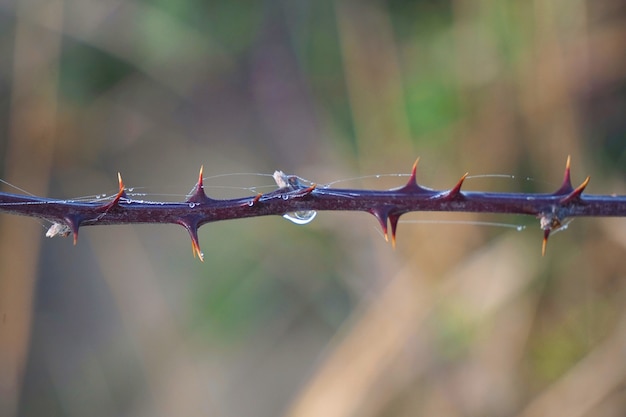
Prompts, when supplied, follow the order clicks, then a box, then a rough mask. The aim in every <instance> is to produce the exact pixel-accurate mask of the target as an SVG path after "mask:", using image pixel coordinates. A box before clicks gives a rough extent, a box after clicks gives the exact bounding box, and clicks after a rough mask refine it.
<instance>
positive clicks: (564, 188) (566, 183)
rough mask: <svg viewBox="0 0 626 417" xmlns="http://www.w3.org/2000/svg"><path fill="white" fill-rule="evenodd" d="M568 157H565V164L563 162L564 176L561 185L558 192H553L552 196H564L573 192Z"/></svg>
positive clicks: (569, 158)
mask: <svg viewBox="0 0 626 417" xmlns="http://www.w3.org/2000/svg"><path fill="white" fill-rule="evenodd" d="M570 162H571V157H570V155H568V156H567V162H565V174H564V175H563V183H562V184H561V186H560V187H559V189H558V190H556V191H555V192H554V195H566V194H569V193H571V192H572V191H573V190H574V187H572V179H571V170H570Z"/></svg>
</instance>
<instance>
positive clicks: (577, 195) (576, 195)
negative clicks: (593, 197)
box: [559, 176, 591, 204]
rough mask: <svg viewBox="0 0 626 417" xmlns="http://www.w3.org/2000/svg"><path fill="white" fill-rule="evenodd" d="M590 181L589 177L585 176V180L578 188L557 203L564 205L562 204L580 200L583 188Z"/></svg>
mask: <svg viewBox="0 0 626 417" xmlns="http://www.w3.org/2000/svg"><path fill="white" fill-rule="evenodd" d="M590 179H591V177H589V176H587V178H585V180H584V181H583V182H582V184H580V185H579V186H578V187H576V189H575V190H573V191H572V192H571V193H569V194H568V195H566V196H565V197H563V198H562V199H561V200H559V203H561V204H564V203H569V202H570V201H572V200H576V199H580V195H581V194H582V193H583V191H584V190H585V188H587V184H589V180H590Z"/></svg>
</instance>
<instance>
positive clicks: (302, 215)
mask: <svg viewBox="0 0 626 417" xmlns="http://www.w3.org/2000/svg"><path fill="white" fill-rule="evenodd" d="M315 216H317V211H315V210H306V211H294V212H293V213H287V214H283V217H284V218H285V219H287V220H289V221H292V222H294V223H295V224H308V223H311V222H312V221H313V219H314V218H315Z"/></svg>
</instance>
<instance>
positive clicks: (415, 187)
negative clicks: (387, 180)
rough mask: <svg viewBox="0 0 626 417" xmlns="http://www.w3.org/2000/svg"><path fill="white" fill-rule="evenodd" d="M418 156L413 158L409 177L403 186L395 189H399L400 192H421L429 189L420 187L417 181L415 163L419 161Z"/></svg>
mask: <svg viewBox="0 0 626 417" xmlns="http://www.w3.org/2000/svg"><path fill="white" fill-rule="evenodd" d="M419 161H420V158H419V157H418V158H417V159H416V160H415V163H414V164H413V168H411V176H410V177H409V180H408V181H407V183H406V185H405V186H404V187H400V188H398V189H397V190H396V191H400V192H404V193H415V192H418V193H422V192H428V191H429V190H428V189H426V188H424V187H421V186H420V185H419V184H418V183H417V164H418V163H419Z"/></svg>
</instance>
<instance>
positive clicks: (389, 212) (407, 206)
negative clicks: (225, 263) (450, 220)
mask: <svg viewBox="0 0 626 417" xmlns="http://www.w3.org/2000/svg"><path fill="white" fill-rule="evenodd" d="M416 167H417V162H416V163H415V165H414V166H413V170H412V173H411V177H410V179H409V181H408V183H407V184H406V185H405V186H404V187H401V188H396V189H391V190H381V191H374V190H354V189H335V188H318V187H317V186H315V185H312V186H306V185H303V184H302V183H301V181H300V180H299V178H298V177H296V176H287V175H285V174H283V173H282V172H280V171H277V172H276V173H275V175H274V178H275V179H276V182H277V184H278V186H279V188H278V189H277V190H275V191H273V192H270V193H266V194H258V195H256V196H251V197H245V198H237V199H228V200H215V199H211V198H209V197H207V196H206V195H205V193H204V185H203V182H202V169H201V170H200V176H199V179H198V183H197V185H196V187H195V189H194V192H193V193H192V194H191V195H190V196H189V198H188V199H187V200H186V201H185V202H180V203H169V202H159V201H143V200H141V201H140V200H133V199H132V198H129V197H128V196H127V195H126V193H125V191H124V184H123V183H122V180H121V177H120V178H119V183H120V188H119V192H118V194H117V195H116V196H115V198H114V199H113V200H112V201H108V202H106V203H104V204H103V203H101V202H77V201H62V200H55V199H48V198H41V197H34V196H26V195H18V194H9V193H0V212H5V213H12V214H17V215H23V216H32V217H38V218H42V219H46V220H49V221H51V222H53V226H52V227H51V228H50V230H49V231H48V233H47V235H48V236H50V237H52V236H55V235H64V236H66V235H68V234H69V233H70V232H71V233H73V235H74V240H75V241H76V239H77V237H78V229H79V228H80V227H81V226H93V225H107V224H131V223H174V224H180V225H182V226H184V227H185V228H186V229H187V230H188V232H189V233H190V235H191V239H192V244H193V248H194V255H196V254H197V255H199V257H200V259H202V253H201V251H200V247H199V244H198V237H197V230H198V228H199V227H200V226H202V225H204V224H206V223H210V222H216V221H221V220H231V219H240V218H245V217H258V216H269V215H284V214H286V213H290V212H297V211H310V210H315V211H364V212H369V213H371V214H373V215H374V216H375V217H376V218H377V219H378V220H379V222H380V224H381V226H382V228H383V232H384V233H385V237H387V224H388V223H390V225H391V235H392V242H393V243H394V244H395V236H396V229H397V224H398V219H399V218H400V216H401V215H402V214H404V213H408V212H413V211H451V212H452V211H454V212H476V213H510V214H524V215H532V216H536V217H538V218H539V220H540V226H541V228H542V229H543V230H544V240H543V250H542V251H543V252H545V245H546V242H547V239H548V237H549V235H550V232H552V231H554V230H556V229H558V228H560V227H561V226H562V225H563V223H564V221H565V219H567V218H572V217H581V216H594V217H597V216H618V217H626V196H617V195H613V196H608V195H588V194H587V195H584V196H583V194H582V193H583V190H584V189H585V187H586V186H587V184H588V182H589V178H587V179H586V180H585V181H584V182H583V183H582V184H581V185H580V186H579V187H577V188H573V187H572V185H571V181H570V164H569V158H568V161H567V165H566V169H565V177H564V180H563V184H562V185H561V187H560V188H559V189H558V190H557V191H556V192H555V193H552V194H526V193H489V192H473V191H461V187H462V185H463V181H464V180H465V177H466V176H467V174H466V175H464V176H463V177H461V179H460V180H459V182H458V183H457V184H456V185H455V186H454V187H453V188H451V189H449V190H443V191H439V190H433V189H430V188H426V187H422V186H420V185H418V184H417V181H416Z"/></svg>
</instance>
